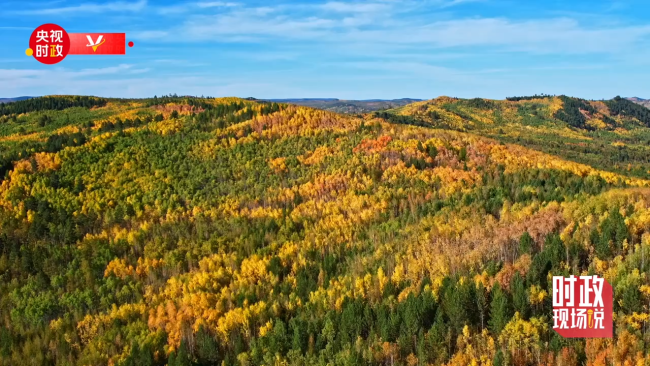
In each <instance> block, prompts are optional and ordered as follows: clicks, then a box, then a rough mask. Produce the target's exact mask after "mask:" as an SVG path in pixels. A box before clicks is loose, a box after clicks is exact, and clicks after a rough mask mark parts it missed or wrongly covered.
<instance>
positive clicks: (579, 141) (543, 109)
mask: <svg viewBox="0 0 650 366" xmlns="http://www.w3.org/2000/svg"><path fill="white" fill-rule="evenodd" d="M377 116H380V117H383V118H386V119H388V120H390V121H393V122H395V123H406V124H414V125H422V126H432V127H436V128H444V129H452V130H457V131H466V132H471V133H477V134H480V135H483V136H488V137H491V138H494V139H497V140H498V141H501V142H504V143H513V144H517V145H521V146H525V147H529V148H532V149H535V150H539V151H542V152H546V153H549V154H553V155H556V156H560V157H562V158H564V159H567V160H572V161H575V162H578V163H583V164H588V165H591V166H593V167H596V168H599V169H605V170H608V171H612V172H616V173H619V174H623V175H627V176H634V177H639V178H645V179H648V178H650V170H649V167H650V110H648V109H647V108H645V107H643V106H641V105H638V104H636V103H634V102H632V101H629V100H627V99H623V98H620V97H616V98H614V99H612V100H608V101H587V100H582V99H577V98H571V97H567V96H559V97H553V96H547V95H541V96H533V97H513V98H508V100H506V101H498V100H486V99H478V98H477V99H457V98H448V97H440V98H437V99H434V100H430V101H425V102H419V103H413V104H409V105H407V106H404V107H401V108H398V109H394V110H389V111H383V112H377Z"/></svg>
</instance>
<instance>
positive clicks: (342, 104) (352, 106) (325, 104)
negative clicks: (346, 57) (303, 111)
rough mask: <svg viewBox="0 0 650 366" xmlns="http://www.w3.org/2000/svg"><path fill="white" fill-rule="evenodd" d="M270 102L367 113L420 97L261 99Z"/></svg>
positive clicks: (341, 111) (396, 106)
mask: <svg viewBox="0 0 650 366" xmlns="http://www.w3.org/2000/svg"><path fill="white" fill-rule="evenodd" d="M263 100H266V101H270V102H278V103H289V104H296V105H301V106H305V107H313V108H318V109H324V110H327V111H331V112H337V113H367V112H373V111H379V110H384V109H391V108H398V107H402V106H405V105H407V104H411V103H414V102H421V101H422V99H412V98H402V99H391V100H385V99H368V100H344V99H336V98H295V99H263Z"/></svg>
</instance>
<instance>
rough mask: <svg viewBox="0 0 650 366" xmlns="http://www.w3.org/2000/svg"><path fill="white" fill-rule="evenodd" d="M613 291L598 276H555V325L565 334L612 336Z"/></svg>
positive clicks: (591, 336)
mask: <svg viewBox="0 0 650 366" xmlns="http://www.w3.org/2000/svg"><path fill="white" fill-rule="evenodd" d="M613 294H614V293H613V291H612V286H611V285H610V284H609V283H608V282H607V281H605V279H603V278H599V277H598V276H580V277H576V276H573V275H572V276H570V277H568V278H565V277H560V276H553V329H554V330H555V331H556V332H557V333H558V334H559V335H561V336H562V337H565V338H612V335H613V320H612V314H613V312H614V306H613V302H614V296H613Z"/></svg>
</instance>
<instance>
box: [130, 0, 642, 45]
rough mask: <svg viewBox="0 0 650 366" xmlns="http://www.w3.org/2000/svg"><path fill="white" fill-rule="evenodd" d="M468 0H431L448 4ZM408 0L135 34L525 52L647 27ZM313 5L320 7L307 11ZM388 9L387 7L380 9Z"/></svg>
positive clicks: (227, 13)
mask: <svg viewBox="0 0 650 366" xmlns="http://www.w3.org/2000/svg"><path fill="white" fill-rule="evenodd" d="M469 1H480V0H452V1H434V3H435V4H437V6H438V7H449V6H453V5H459V4H462V3H465V2H469ZM411 6H414V5H413V3H412V2H410V1H407V3H406V4H400V3H398V2H391V1H384V2H378V1H377V0H376V1H375V2H368V3H360V2H342V1H330V2H326V3H322V4H320V5H318V6H312V7H311V8H310V9H311V10H310V11H305V9H302V10H301V11H296V10H295V9H291V8H288V7H284V6H276V7H257V8H246V7H241V6H240V7H232V8H228V9H227V10H224V11H221V12H219V13H217V14H200V15H192V16H189V17H187V18H186V20H184V21H183V23H181V24H179V25H177V26H175V27H172V28H171V29H168V30H151V31H145V32H135V33H132V35H133V36H134V37H135V38H139V39H147V40H156V39H157V40H160V41H177V42H178V41H183V42H186V41H197V42H205V41H216V42H274V41H292V40H293V41H306V42H314V43H320V44H323V43H325V44H327V47H330V48H344V47H347V46H350V45H359V44H362V45H363V47H364V48H370V47H374V48H375V49H377V50H380V49H383V50H384V53H389V50H390V49H391V48H392V49H400V51H401V52H403V51H405V50H406V49H409V48H411V49H420V50H424V49H429V50H435V49H444V48H457V47H492V48H493V49H495V50H499V51H509V52H528V53H573V54H578V53H618V52H620V51H621V50H623V49H632V48H634V47H635V45H636V44H637V43H638V42H640V41H642V40H643V38H644V37H646V36H649V35H650V25H618V26H612V25H611V24H606V25H602V26H599V25H598V24H594V25H588V26H587V25H584V24H581V23H579V22H578V21H576V20H574V19H571V18H550V19H530V20H512V19H507V18H463V19H453V20H443V19H441V18H435V17H433V16H431V15H427V16H420V15H419V14H418V13H417V10H410V11H408V14H401V15H396V13H398V12H400V11H407V9H408V8H409V7H411ZM314 9H320V11H314ZM381 9H387V10H386V11H380V10H381Z"/></svg>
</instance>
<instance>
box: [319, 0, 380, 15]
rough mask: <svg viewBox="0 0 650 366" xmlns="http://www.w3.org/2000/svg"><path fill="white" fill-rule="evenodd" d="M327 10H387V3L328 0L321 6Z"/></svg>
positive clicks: (370, 11)
mask: <svg viewBox="0 0 650 366" xmlns="http://www.w3.org/2000/svg"><path fill="white" fill-rule="evenodd" d="M321 8H322V9H324V10H327V11H334V12H341V13H376V12H380V11H385V10H389V8H390V6H389V4H385V3H356V2H355V3H349V2H341V1H330V2H327V3H325V4H323V5H322V6H321Z"/></svg>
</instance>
